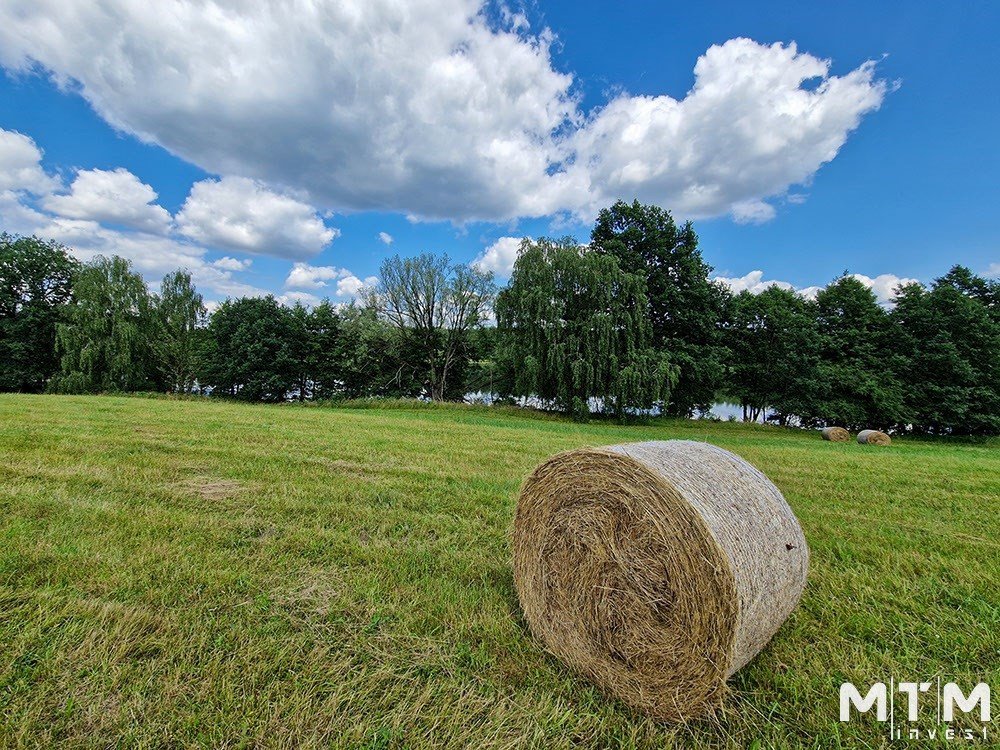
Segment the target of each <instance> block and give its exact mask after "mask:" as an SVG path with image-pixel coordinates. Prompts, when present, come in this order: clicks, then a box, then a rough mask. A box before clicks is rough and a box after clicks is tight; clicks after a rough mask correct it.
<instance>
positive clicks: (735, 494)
mask: <svg viewBox="0 0 1000 750" xmlns="http://www.w3.org/2000/svg"><path fill="white" fill-rule="evenodd" d="M808 563H809V550H808V547H807V546H806V540H805V537H804V536H803V534H802V528H801V527H800V526H799V523H798V521H797V520H796V518H795V515H794V514H793V513H792V510H791V508H789V507H788V504H787V503H786V502H785V499H784V498H783V497H782V495H781V493H780V492H779V491H778V489H777V487H775V486H774V485H773V484H772V483H771V482H770V481H769V480H768V479H767V477H765V476H764V475H763V474H762V473H761V472H760V471H758V470H757V469H755V468H754V467H753V466H751V465H750V464H749V463H747V462H746V461H744V460H743V459H742V458H740V457H739V456H736V455H735V454H733V453H730V452H728V451H725V450H722V449H721V448H717V447H715V446H713V445H708V444H706V443H696V442H691V441H687V440H673V441H668V442H648V443H632V444H628V445H616V446H610V447H607V448H594V449H583V450H576V451H570V452H568V453H561V454H559V455H557V456H554V457H552V458H550V459H549V460H548V461H545V462H544V463H543V464H541V465H540V466H539V467H538V468H537V469H535V471H534V472H533V473H532V475H531V476H530V477H528V479H527V481H526V482H525V483H524V486H523V487H522V489H521V496H520V499H519V501H518V505H517V515H516V518H515V521H514V583H515V585H516V587H517V592H518V596H519V598H520V601H521V606H522V608H523V610H524V616H525V619H526V620H527V622H528V625H529V626H530V628H531V632H532V633H533V634H534V635H535V636H536V637H537V638H539V639H540V640H541V641H542V642H543V643H544V644H545V646H546V647H547V648H548V649H549V651H551V652H552V653H553V654H555V655H556V656H557V657H559V658H560V659H562V660H563V661H564V662H565V663H566V664H567V665H568V666H570V667H571V668H573V669H574V670H576V671H578V672H580V673H582V674H583V675H585V676H586V677H588V678H590V679H591V680H593V681H594V682H595V683H596V684H597V685H598V686H600V687H601V688H602V689H603V690H604V691H606V692H607V693H610V694H611V695H614V696H615V697H617V698H619V699H621V700H623V701H624V702H626V703H628V704H629V705H631V706H633V707H635V708H637V709H639V710H641V711H643V712H645V713H646V714H648V715H650V716H652V717H654V718H656V719H660V720H665V721H679V720H683V719H686V718H690V717H694V716H698V715H700V714H704V713H706V712H708V711H710V710H711V709H712V708H714V707H715V706H717V705H718V704H719V703H720V702H721V700H722V697H723V694H724V692H725V681H726V679H727V678H728V677H729V676H730V675H732V674H733V673H734V672H736V670H738V669H739V668H740V667H742V666H743V665H745V664H746V663H747V662H749V661H750V659H752V658H753V657H754V656H755V655H756V654H757V653H758V652H760V650H761V649H763V648H764V646H765V645H766V644H767V642H768V641H769V640H770V639H771V637H772V636H773V635H774V634H775V632H777V630H778V628H779V627H780V626H781V624H782V623H783V622H784V621H785V619H786V618H787V617H788V615H789V614H790V613H791V612H792V610H793V609H794V608H795V606H796V604H797V603H798V601H799V598H800V597H801V595H802V591H803V589H804V588H805V583H806V570H807V568H808Z"/></svg>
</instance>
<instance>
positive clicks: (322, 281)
mask: <svg viewBox="0 0 1000 750" xmlns="http://www.w3.org/2000/svg"><path fill="white" fill-rule="evenodd" d="M349 275H350V271H348V270H347V269H346V268H336V267H334V266H310V265H309V264H308V263H296V264H295V265H293V266H292V270H291V271H289V272H288V278H286V279H285V286H286V287H288V288H289V289H321V288H323V287H325V286H326V285H327V284H326V282H328V281H332V280H334V279H340V278H343V277H344V276H349Z"/></svg>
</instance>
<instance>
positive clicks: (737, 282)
mask: <svg viewBox="0 0 1000 750" xmlns="http://www.w3.org/2000/svg"><path fill="white" fill-rule="evenodd" d="M851 276H853V277H854V278H855V279H857V280H858V281H860V282H861V283H862V284H864V285H865V286H866V287H868V288H869V289H871V290H872V291H873V292H874V293H875V297H876V299H878V302H879V304H881V305H889V304H891V303H892V298H893V295H894V294H895V290H896V288H897V287H899V286H901V285H904V284H912V283H920V282H919V280H917V279H911V278H908V277H905V276H896V275H895V274H891V273H883V274H880V275H878V276H875V277H874V278H873V277H871V276H865V275H864V274H860V273H853V274H851ZM713 281H716V282H718V283H720V284H723V285H724V286H726V287H728V288H729V289H730V291H732V292H733V294H739V293H740V292H743V291H747V292H750V293H751V294H760V293H761V292H763V291H764V290H765V289H767V288H768V287H772V286H776V287H779V288H781V289H793V290H795V291H796V292H798V293H799V294H801V295H802V296H803V297H807V298H809V299H814V298H815V297H816V294H817V293H818V292H820V291H821V290H822V289H823V287H821V286H806V287H796V286H795V285H794V284H791V283H789V282H787V281H778V280H776V279H765V278H764V272H763V271H759V270H758V271H750V273H748V274H746V275H744V276H733V277H726V276H716V277H715V278H714V279H713Z"/></svg>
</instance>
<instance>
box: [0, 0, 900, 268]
mask: <svg viewBox="0 0 1000 750" xmlns="http://www.w3.org/2000/svg"><path fill="white" fill-rule="evenodd" d="M484 4H485V0H413V2H406V3H400V2H392V1H391V0H342V2H338V3H302V4H298V5H296V8H295V12H287V11H285V10H281V9H278V8H276V7H274V6H272V5H270V4H264V3H244V2H237V0H219V2H214V3H204V2H200V1H198V0H176V2H172V3H168V4H163V3H157V4H152V5H151V4H148V3H142V2H139V1H138V0H103V2H91V3H75V4H69V5H67V4H66V3H64V2H62V1H61V0H8V2H5V3H3V4H2V5H0V63H3V64H4V65H5V66H7V67H9V68H15V69H19V70H30V69H32V68H33V66H34V65H35V64H36V62H37V64H40V65H41V66H42V67H43V68H45V69H48V70H49V71H50V72H51V73H52V74H53V75H54V77H55V78H56V80H57V81H60V82H63V83H67V84H68V83H70V82H72V81H76V82H78V84H79V88H78V90H79V91H80V93H81V94H82V95H83V96H84V97H85V98H86V99H87V100H88V101H89V102H90V103H91V104H92V105H93V106H94V108H95V109H96V110H97V111H98V112H99V113H100V114H101V115H102V116H103V117H104V118H105V119H106V120H107V121H108V122H110V123H111V124H113V125H114V126H115V127H118V128H120V129H122V130H124V131H127V132H131V133H134V134H136V135H137V136H138V137H139V138H141V139H144V140H146V141H152V142H156V143H159V144H161V145H163V146H164V147H166V148H168V149H169V150H171V151H172V152H174V153H176V154H178V155H180V156H182V157H183V158H185V159H187V160H189V161H191V162H193V163H195V164H198V165H199V166H201V167H202V168H204V169H206V170H207V171H209V172H211V173H213V174H240V175H245V176H247V177H253V178H256V179H260V180H264V181H265V182H268V183H270V184H276V185H284V186H288V187H290V188H294V189H300V190H304V191H306V192H307V194H308V195H309V196H310V200H311V201H312V202H313V203H315V204H317V205H320V206H322V207H323V208H324V209H338V210H394V211H398V212H401V213H404V214H406V215H408V216H413V217H415V218H424V219H427V218H446V219H451V220H455V221H464V220H470V219H490V220H500V219H509V218H514V217H519V216H547V215H551V214H553V213H556V212H559V211H572V212H575V213H577V214H579V215H581V216H585V215H590V214H592V213H593V212H594V210H595V209H596V208H597V207H599V206H601V205H604V204H606V203H608V202H609V201H610V200H613V199H614V198H616V197H625V198H632V197H638V198H640V199H641V200H644V201H648V202H655V203H658V204H661V205H664V206H667V207H668V208H671V209H673V210H674V211H675V212H677V213H678V214H679V215H682V216H685V217H693V218H697V217H700V216H711V215H720V214H725V213H729V212H733V213H734V214H735V215H736V216H737V217H739V218H741V219H744V220H745V219H747V218H750V219H753V220H762V219H764V218H766V216H767V214H768V209H767V208H765V206H766V205H767V204H766V203H762V201H765V200H766V199H768V198H772V197H780V196H783V195H784V194H785V193H786V192H787V191H788V190H789V188H790V187H791V186H793V185H796V184H801V183H804V182H808V181H809V180H810V179H811V178H812V176H813V175H814V174H815V172H816V171H817V170H818V169H819V167H820V166H821V165H822V164H824V163H826V162H828V161H829V160H831V159H833V158H834V157H835V156H836V154H837V152H838V150H839V149H840V147H841V146H842V145H843V143H844V142H845V140H846V138H847V137H848V135H849V133H850V132H851V131H852V130H853V129H854V128H856V127H857V126H858V124H859V122H860V120H861V118H862V116H863V115H864V114H866V113H868V112H871V111H872V110H874V109H877V108H878V107H879V105H880V104H881V102H882V99H883V97H884V96H885V93H886V90H887V86H886V84H885V83H884V82H882V81H879V80H876V79H875V75H874V69H873V65H872V64H871V63H866V64H864V65H862V66H860V67H858V68H856V69H855V70H853V71H851V72H848V73H846V74H845V75H841V76H832V75H830V63H829V61H826V60H822V59H819V58H817V57H813V56H812V55H809V54H806V53H800V52H799V51H798V50H797V48H796V47H795V45H794V44H789V45H785V46H783V45H780V44H775V45H771V46H766V45H761V44H757V43H756V42H753V41H751V40H748V39H735V40H730V41H729V42H726V43H725V44H722V45H718V46H713V47H711V48H710V49H709V50H708V51H707V52H706V53H705V54H704V55H703V56H702V57H700V58H699V59H698V61H697V64H696V65H695V84H694V87H693V88H692V89H691V90H690V91H689V92H688V93H687V94H686V96H684V97H683V98H681V99H674V98H672V97H670V96H667V95H661V96H630V95H628V94H626V93H623V94H621V95H619V96H617V97H616V98H614V99H613V100H612V101H610V102H608V103H607V105H606V106H603V107H599V108H597V109H595V110H592V111H589V112H587V111H584V110H583V109H582V108H581V106H580V104H579V101H578V98H577V97H576V96H575V95H574V93H573V89H572V86H573V77H572V76H571V75H569V74H566V73H562V72H560V71H558V70H556V69H555V68H554V66H553V62H552V59H551V55H550V47H551V45H552V42H553V36H552V34H551V33H550V32H549V31H547V30H542V31H540V32H538V33H532V32H531V31H530V30H529V29H528V27H527V19H526V18H525V17H524V16H523V14H516V13H511V12H508V13H507V14H506V15H504V14H503V13H501V14H500V19H499V21H497V20H496V14H490V13H484V12H482V11H483V7H484ZM488 17H489V18H492V19H493V21H492V22H491V21H490V20H488ZM497 23H499V24H500V28H497V25H496V24H497ZM289 40H294V44H292V43H290V42H289ZM805 83H808V84H809V85H808V86H807V87H803V84H805ZM772 210H773V209H772ZM206 222H208V217H203V218H202V219H201V220H199V221H195V222H194V225H195V226H200V225H201V224H204V223H206ZM225 229H226V231H221V229H220V231H219V232H217V233H215V234H216V235H217V236H218V237H219V238H220V239H222V238H227V239H228V240H230V241H232V242H233V243H234V245H233V246H234V247H239V248H240V249H255V248H256V247H258V245H257V243H256V241H254V240H251V239H248V238H247V237H245V236H243V235H242V233H241V232H239V231H230V230H231V228H229V227H227V228H225ZM208 234H213V233H211V232H209V233H208ZM248 244H249V245H253V246H254V248H251V247H248ZM307 244H308V245H309V247H312V246H313V244H311V243H307ZM292 245H293V246H294V247H297V244H296V243H292ZM307 254H308V253H306V252H302V253H301V254H300V255H299V256H296V255H295V254H294V253H291V254H290V257H305V255H307Z"/></svg>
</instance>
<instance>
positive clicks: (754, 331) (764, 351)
mask: <svg viewBox="0 0 1000 750" xmlns="http://www.w3.org/2000/svg"><path fill="white" fill-rule="evenodd" d="M812 307H813V305H812V304H811V303H810V302H808V301H807V300H805V299H803V298H802V297H801V296H800V295H799V294H796V293H795V292H794V291H791V290H788V289H780V288H778V287H776V286H771V287H768V288H767V289H765V290H764V291H763V292H761V293H760V294H751V293H750V292H747V291H744V292H741V293H740V294H738V295H736V296H735V297H734V298H733V300H732V304H731V307H730V313H729V322H728V325H727V328H726V343H727V345H728V348H729V351H730V353H731V355H730V365H729V368H728V378H727V386H726V390H727V393H728V395H730V396H731V397H733V398H735V399H737V400H738V401H739V403H740V404H741V405H742V406H743V417H744V419H745V420H750V421H756V420H757V418H758V416H759V415H760V414H761V413H762V412H763V410H764V409H765V408H766V407H771V408H772V409H774V410H775V411H776V412H778V413H779V414H782V415H788V414H797V413H798V410H799V408H800V399H801V394H802V393H803V392H804V391H805V390H806V389H807V387H808V380H809V377H810V376H811V375H812V373H813V372H814V371H815V368H816V366H817V364H818V362H819V334H818V332H817V330H816V318H815V315H814V313H813V310H812Z"/></svg>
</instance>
